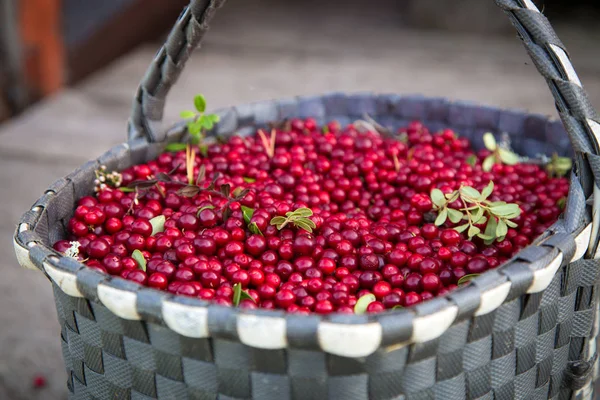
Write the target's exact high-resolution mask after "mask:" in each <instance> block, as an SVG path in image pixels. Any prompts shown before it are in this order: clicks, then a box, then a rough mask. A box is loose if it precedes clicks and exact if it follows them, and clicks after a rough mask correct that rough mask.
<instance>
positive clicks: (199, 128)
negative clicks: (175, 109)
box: [180, 94, 219, 144]
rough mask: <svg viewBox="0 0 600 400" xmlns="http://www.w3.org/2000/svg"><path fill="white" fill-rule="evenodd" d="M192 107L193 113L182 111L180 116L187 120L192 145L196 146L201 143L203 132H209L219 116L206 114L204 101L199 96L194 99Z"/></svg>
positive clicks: (201, 96) (202, 97)
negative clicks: (193, 108)
mask: <svg viewBox="0 0 600 400" xmlns="http://www.w3.org/2000/svg"><path fill="white" fill-rule="evenodd" d="M194 107H195V108H196V110H195V111H191V110H188V111H182V112H181V114H180V116H181V118H183V119H186V120H188V122H187V128H188V132H189V133H190V136H191V139H192V140H191V142H192V144H198V143H200V142H201V141H202V138H203V136H204V132H206V131H209V130H211V129H212V128H213V127H214V126H215V124H216V123H217V122H219V116H218V115H216V114H206V99H205V98H204V96H203V95H201V94H199V95H196V96H195V97H194Z"/></svg>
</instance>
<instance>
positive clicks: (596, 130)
mask: <svg viewBox="0 0 600 400" xmlns="http://www.w3.org/2000/svg"><path fill="white" fill-rule="evenodd" d="M585 122H586V125H587V127H588V130H589V131H590V132H592V134H593V135H594V138H596V146H599V147H600V124H599V123H597V122H596V121H594V120H593V119H589V118H587V119H586V120H585Z"/></svg>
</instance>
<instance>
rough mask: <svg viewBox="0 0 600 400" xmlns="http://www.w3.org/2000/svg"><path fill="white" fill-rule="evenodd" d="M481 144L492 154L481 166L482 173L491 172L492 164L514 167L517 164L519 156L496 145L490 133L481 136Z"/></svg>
mask: <svg viewBox="0 0 600 400" xmlns="http://www.w3.org/2000/svg"><path fill="white" fill-rule="evenodd" d="M483 144H484V145H485V148H486V149H488V150H489V151H491V152H492V154H490V155H489V156H487V157H486V158H485V159H484V160H483V163H482V164H481V167H482V168H483V170H484V171H486V172H488V171H491V170H492V167H493V166H494V164H506V165H515V164H517V163H518V162H519V155H518V154H516V153H513V152H512V151H510V150H509V149H505V148H503V147H501V146H499V145H498V143H496V138H494V135H492V134H491V133H486V134H484V135H483Z"/></svg>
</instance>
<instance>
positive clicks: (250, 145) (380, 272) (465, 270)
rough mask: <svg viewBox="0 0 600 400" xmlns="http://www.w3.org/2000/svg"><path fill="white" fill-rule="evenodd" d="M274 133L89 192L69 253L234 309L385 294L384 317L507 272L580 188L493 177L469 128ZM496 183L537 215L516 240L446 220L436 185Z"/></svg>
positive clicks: (180, 155) (515, 174)
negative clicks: (435, 197) (476, 278)
mask: <svg viewBox="0 0 600 400" xmlns="http://www.w3.org/2000/svg"><path fill="white" fill-rule="evenodd" d="M267 136H268V135H265V134H264V133H263V132H260V134H259V135H257V136H255V137H245V138H242V137H238V136H233V137H232V138H230V139H228V140H227V141H225V142H224V143H215V144H211V145H209V146H203V145H202V144H201V145H200V146H197V145H195V146H193V152H192V151H191V148H190V149H188V151H187V152H186V151H179V152H165V153H163V154H161V155H160V156H159V157H158V158H157V159H156V160H154V161H150V162H148V163H146V164H142V165H136V166H133V167H132V168H129V169H127V170H125V171H122V173H121V176H120V177H119V181H120V182H119V184H120V185H121V186H120V187H111V186H110V185H107V184H103V185H101V187H100V188H99V190H98V191H97V193H96V195H95V196H94V197H92V196H88V197H84V198H82V199H80V200H79V202H78V207H77V209H76V210H75V213H74V216H73V218H72V219H71V220H70V221H69V224H68V233H69V237H68V240H61V241H59V242H57V243H56V244H55V245H54V248H55V249H56V250H57V251H59V252H62V253H65V254H70V255H71V256H74V257H77V258H78V259H80V260H82V261H85V263H86V264H87V265H88V266H89V267H90V268H94V269H97V270H100V271H102V272H106V273H108V274H111V275H115V276H120V277H122V278H125V279H128V280H131V281H135V282H138V283H139V284H142V285H146V286H149V287H152V288H155V289H159V290H165V291H168V292H171V293H175V294H178V295H185V296H192V297H198V298H200V299H205V300H211V301H214V302H216V303H218V304H222V305H239V306H240V307H246V308H256V307H261V308H268V309H273V308H278V309H284V310H287V311H288V312H306V313H308V312H316V313H320V314H326V313H331V312H344V313H352V312H354V305H355V304H356V302H357V299H359V298H361V297H363V296H365V295H368V294H372V295H374V296H375V298H376V301H373V302H371V303H370V304H369V305H368V307H367V311H368V312H379V311H383V310H385V309H391V308H394V307H396V306H402V307H407V306H411V305H413V304H415V303H419V302H421V301H424V300H427V299H430V298H432V297H434V296H438V295H443V294H446V293H448V292H449V291H451V290H453V289H455V288H456V287H457V284H458V282H459V280H460V279H461V278H462V277H464V276H465V275H468V274H479V273H482V272H485V271H486V270H488V269H490V268H495V267H497V266H499V265H500V264H502V263H503V262H505V261H506V260H507V259H509V258H510V257H511V256H512V255H514V254H515V253H516V252H518V251H519V250H520V249H522V248H523V247H524V246H527V245H528V244H530V243H531V241H532V240H533V239H534V238H536V237H537V236H539V235H540V234H541V233H542V232H544V230H545V229H547V228H548V226H549V225H550V224H552V223H553V222H554V221H555V220H556V219H557V218H558V216H559V214H560V213H561V207H562V205H563V204H564V198H565V196H566V195H567V192H568V181H567V179H565V178H555V177H550V176H549V174H548V173H547V172H546V171H545V170H544V168H543V167H542V166H539V165H534V164H526V163H517V164H515V165H504V164H502V163H498V164H495V165H493V167H492V168H491V170H490V171H488V172H484V170H483V168H482V161H483V160H484V159H485V158H486V157H487V156H489V154H490V152H489V151H487V150H483V151H480V152H478V153H474V152H473V151H472V150H471V148H470V143H469V141H468V140H467V139H466V138H462V137H458V136H457V135H456V134H455V133H454V132H453V131H451V130H444V131H441V132H437V133H433V132H430V131H429V130H428V129H427V128H426V127H424V126H423V125H422V124H421V123H419V122H414V123H411V124H410V125H409V126H408V127H406V128H403V129H401V130H399V132H398V135H393V136H391V135H384V134H382V133H380V132H377V131H373V130H367V131H365V130H364V129H359V128H358V127H357V126H356V125H349V126H347V127H345V128H341V127H340V126H339V124H337V123H335V122H332V123H329V124H328V125H326V126H325V127H319V126H317V124H316V123H315V121H314V120H312V119H306V120H292V121H290V123H288V125H287V126H286V127H280V128H278V129H276V130H275V132H274V133H273V136H271V139H272V140H274V143H273V142H269V139H268V138H267ZM190 154H191V159H190ZM167 174H168V175H167ZM190 175H192V176H193V178H194V179H193V180H192V179H190ZM198 175H200V176H198ZM158 176H162V177H163V179H162V180H161V179H159V180H155V179H156V178H157V177H158ZM197 176H198V182H196V177H197ZM165 177H168V179H165ZM101 180H102V179H101ZM141 181H144V182H141ZM490 181H493V182H494V191H493V193H492V194H491V196H490V200H491V201H505V202H507V203H516V204H518V205H519V206H520V209H521V214H520V215H519V216H518V217H517V218H515V219H514V220H513V222H514V223H516V226H517V227H516V228H510V229H508V232H507V233H506V235H505V237H504V239H503V240H501V241H496V242H494V243H493V244H489V245H486V244H484V242H483V240H481V239H480V238H477V237H474V238H472V239H468V236H467V234H466V232H463V233H459V232H458V231H456V230H455V229H453V227H455V224H453V223H452V222H451V221H449V220H447V221H446V222H444V224H443V225H442V226H436V225H435V224H434V223H433V222H434V221H435V219H436V218H435V217H436V215H435V211H434V207H433V204H432V200H431V197H430V194H431V191H432V189H434V188H439V189H440V190H441V191H442V192H443V193H451V192H452V191H454V190H457V189H459V188H461V187H463V186H470V187H473V188H475V189H477V190H482V189H483V188H484V187H485V186H486V185H488V184H489V182H490ZM140 182H141V183H147V184H145V185H142V184H140ZM132 183H133V185H132ZM196 184H197V185H198V186H194V185H196ZM186 185H187V186H186ZM133 187H135V190H134V189H131V188H133ZM194 187H195V188H196V189H197V190H187V191H186V190H182V188H188V189H189V188H194ZM223 187H226V188H227V189H226V190H221V191H219V188H221V189H222V188H223ZM245 189H248V190H245ZM230 193H231V194H230ZM236 196H237V197H236ZM460 206H461V205H460V204H459V205H458V206H457V207H460ZM462 206H464V205H462ZM299 209H310V211H312V213H310V214H311V215H310V216H308V217H306V218H308V219H309V220H310V221H312V223H311V226H314V229H311V228H310V227H309V228H307V227H306V224H298V225H295V224H294V223H293V222H290V223H287V224H285V226H283V227H282V226H281V224H279V225H276V224H271V221H272V219H273V218H274V217H286V214H288V213H290V212H293V211H295V210H299ZM248 210H250V213H248ZM288 215H289V214H288ZM160 216H164V219H163V220H162V221H161V223H159V224H158V225H159V226H158V227H157V226H156V223H155V221H156V217H160ZM280 220H281V218H280ZM279 228H281V229H279ZM309 231H312V232H309ZM136 251H137V253H140V252H141V254H142V255H143V258H144V260H143V261H144V262H141V263H140V261H139V259H138V260H136V258H135V257H133V256H134V253H135V252H136ZM141 264H144V265H141ZM236 286H241V288H243V290H244V294H245V296H244V297H243V298H244V299H243V300H241V301H239V297H238V300H237V301H236V300H235V299H234V289H235V287H236ZM238 303H239V304H238Z"/></svg>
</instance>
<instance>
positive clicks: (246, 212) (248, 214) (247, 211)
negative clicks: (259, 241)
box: [242, 206, 254, 225]
mask: <svg viewBox="0 0 600 400" xmlns="http://www.w3.org/2000/svg"><path fill="white" fill-rule="evenodd" d="M242 215H243V216H244V221H246V225H248V224H250V220H251V219H252V216H253V215H254V209H253V208H250V207H246V206H242Z"/></svg>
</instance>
